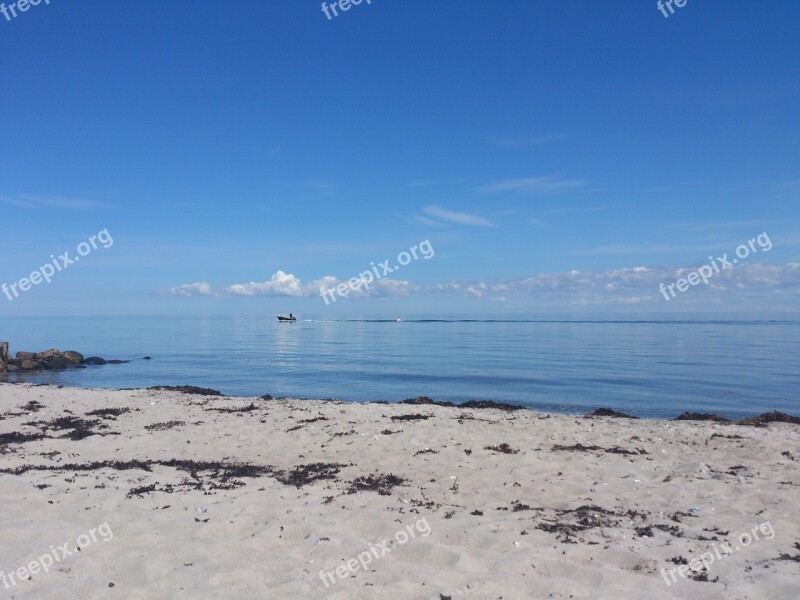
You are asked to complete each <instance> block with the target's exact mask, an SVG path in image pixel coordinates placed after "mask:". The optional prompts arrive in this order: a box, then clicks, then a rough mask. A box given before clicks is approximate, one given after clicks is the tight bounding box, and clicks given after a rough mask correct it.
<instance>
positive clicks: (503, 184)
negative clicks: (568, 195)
mask: <svg viewBox="0 0 800 600" xmlns="http://www.w3.org/2000/svg"><path fill="white" fill-rule="evenodd" d="M588 183H589V182H588V181H586V180H585V179H562V178H561V177H558V176H556V175H550V176H547V177H525V178H522V179H505V180H503V181H495V182H494V183H490V184H487V185H482V186H479V187H476V188H473V191H476V192H489V193H498V192H518V193H526V194H551V193H555V192H563V191H566V190H572V189H576V188H581V187H584V186H586V185H588Z"/></svg>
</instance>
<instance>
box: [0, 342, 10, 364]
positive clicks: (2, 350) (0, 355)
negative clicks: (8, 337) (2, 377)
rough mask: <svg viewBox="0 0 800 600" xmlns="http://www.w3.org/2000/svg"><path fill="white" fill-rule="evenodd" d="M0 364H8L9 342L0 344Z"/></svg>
mask: <svg viewBox="0 0 800 600" xmlns="http://www.w3.org/2000/svg"><path fill="white" fill-rule="evenodd" d="M0 362H1V363H7V362H8V342H0Z"/></svg>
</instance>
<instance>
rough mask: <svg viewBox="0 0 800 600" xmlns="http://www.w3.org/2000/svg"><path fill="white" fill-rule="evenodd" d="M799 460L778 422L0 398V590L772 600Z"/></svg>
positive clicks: (33, 594)
mask: <svg viewBox="0 0 800 600" xmlns="http://www.w3.org/2000/svg"><path fill="white" fill-rule="evenodd" d="M798 442H800V429H798V426H797V425H794V424H789V423H769V424H767V425H763V426H743V425H738V424H727V423H718V422H709V421H703V422H696V421H667V420H650V419H641V420H638V419H628V418H614V417H586V416H573V415H563V414H545V413H540V412H535V411H531V410H508V409H503V407H502V406H501V407H500V408H491V407H490V408H463V407H446V406H437V405H432V404H424V403H423V404H382V403H344V402H337V401H313V400H292V399H270V398H228V397H223V396H212V395H209V396H204V395H196V394H184V393H181V392H176V391H165V390H101V389H80V388H66V387H63V388H59V387H53V386H36V385H28V384H17V385H12V384H0V502H2V506H3V519H2V521H0V536H2V539H3V544H2V546H1V548H2V549H0V569H2V574H0V577H2V579H0V591H2V592H3V594H4V595H5V597H10V598H81V599H85V598H114V597H124V598H217V597H220V596H222V595H225V596H228V595H235V596H236V597H239V598H268V597H269V598H273V597H274V598H341V599H344V598H348V599H349V598H378V597H391V598H409V599H423V598H426V599H427V598H430V599H437V600H439V599H443V598H476V599H500V598H502V599H504V600H508V599H517V598H520V599H521V598H637V599H640V598H702V599H706V598H707V599H716V598H719V599H722V598H740V599H744V598H775V599H784V598H793V597H797V596H798V593H800V583H799V581H800V579H799V578H798V564H797V562H798V561H799V560H800V545H799V544H800V508H799V507H800V492H798V486H800V469H799V468H798V457H799V456H798V455H800V450H799V449H800V444H798ZM77 547H80V550H77ZM46 556H49V558H45V557H46ZM48 563H52V564H48ZM45 567H46V569H45ZM20 569H22V572H21V573H20ZM32 573H35V574H32ZM9 574H11V577H9ZM26 575H27V577H25V576H26Z"/></svg>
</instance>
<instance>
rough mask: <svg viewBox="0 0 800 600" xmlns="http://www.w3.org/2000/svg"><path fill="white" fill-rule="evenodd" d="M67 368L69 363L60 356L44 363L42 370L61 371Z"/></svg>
mask: <svg viewBox="0 0 800 600" xmlns="http://www.w3.org/2000/svg"><path fill="white" fill-rule="evenodd" d="M68 366H69V363H68V362H67V361H66V360H64V359H63V358H62V357H61V356H56V357H53V358H51V359H50V360H45V361H44V368H45V369H47V370H48V371H63V370H64V369H66V368H67V367H68Z"/></svg>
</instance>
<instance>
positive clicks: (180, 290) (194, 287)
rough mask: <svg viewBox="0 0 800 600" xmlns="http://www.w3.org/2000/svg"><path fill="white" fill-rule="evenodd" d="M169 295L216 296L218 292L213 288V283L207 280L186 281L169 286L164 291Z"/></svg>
mask: <svg viewBox="0 0 800 600" xmlns="http://www.w3.org/2000/svg"><path fill="white" fill-rule="evenodd" d="M163 293H164V294H165V295H167V296H181V297H189V296H216V293H215V292H214V291H213V290H212V289H211V285H210V284H208V283H205V282H198V283H184V284H181V285H176V286H174V287H171V288H169V289H168V290H165V291H164V292H163Z"/></svg>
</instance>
